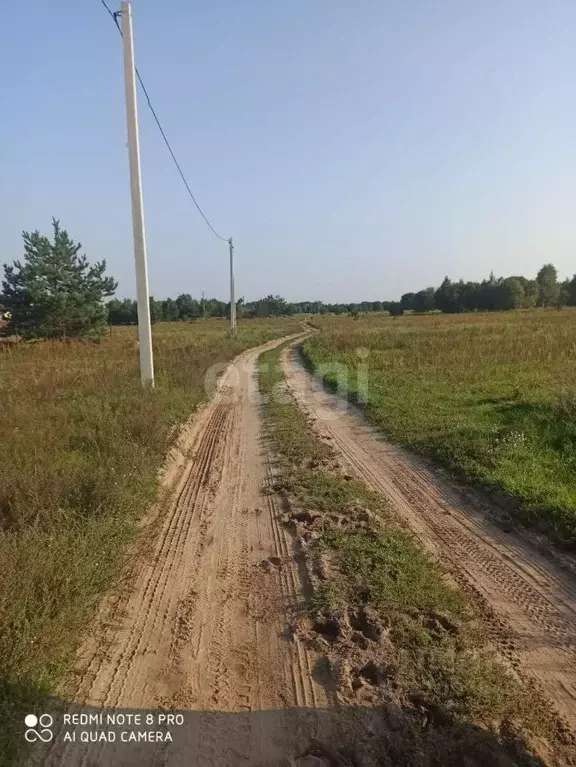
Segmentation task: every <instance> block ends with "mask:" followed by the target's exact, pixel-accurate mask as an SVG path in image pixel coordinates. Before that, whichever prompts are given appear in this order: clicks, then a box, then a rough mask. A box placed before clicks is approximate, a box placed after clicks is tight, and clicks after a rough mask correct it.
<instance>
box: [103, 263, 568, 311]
mask: <svg viewBox="0 0 576 767" xmlns="http://www.w3.org/2000/svg"><path fill="white" fill-rule="evenodd" d="M107 306H108V321H109V323H110V324H111V325H130V324H136V323H137V322H138V315H137V305H136V301H134V300H132V299H129V298H125V299H123V300H118V299H114V300H112V301H109V302H108V305H107ZM236 306H237V308H236V311H237V314H238V316H239V317H278V316H283V315H291V314H352V315H356V314H359V313H361V312H390V314H392V315H395V316H396V315H400V314H403V313H404V312H406V311H411V312H431V311H440V312H445V313H447V314H457V313H460V312H474V311H507V310H510V309H529V308H531V307H535V306H544V307H556V308H561V307H563V306H576V275H574V277H573V278H572V279H571V280H565V281H564V282H559V281H558V273H557V271H556V268H555V267H554V266H553V265H552V264H545V265H544V266H543V267H542V269H540V271H539V272H538V275H537V276H536V279H534V280H530V279H528V278H526V277H521V276H518V277H516V276H514V277H495V276H494V274H491V275H490V276H489V277H488V278H487V279H485V280H483V281H482V282H464V281H463V280H458V281H457V282H454V281H452V280H450V279H449V278H448V277H445V278H444V280H443V282H442V284H441V285H440V286H439V287H438V288H434V287H430V288H424V289H423V290H419V291H418V292H417V293H405V294H404V295H403V296H402V297H401V298H400V300H399V301H361V302H360V303H346V304H344V303H340V304H326V303H324V302H322V301H300V302H296V303H291V302H288V301H286V300H285V299H283V298H282V297H281V296H272V295H269V296H266V297H265V298H261V299H260V300H258V301H250V302H245V301H244V299H240V300H239V301H238V302H237V305H236ZM150 314H151V317H152V321H153V322H159V321H165V322H175V321H178V320H183V321H188V320H196V319H199V318H201V317H204V316H205V317H227V316H229V315H230V303H226V302H225V301H219V300H218V299H216V298H206V299H196V298H192V296H190V295H189V294H187V293H183V294H182V295H180V296H178V298H175V299H173V298H166V299H165V300H163V301H157V300H156V299H154V298H152V297H151V298H150Z"/></svg>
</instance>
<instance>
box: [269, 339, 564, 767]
mask: <svg viewBox="0 0 576 767" xmlns="http://www.w3.org/2000/svg"><path fill="white" fill-rule="evenodd" d="M320 340H321V339H320ZM310 343H312V344H315V343H316V340H312V341H311V342H310ZM279 355H280V351H279V350H272V351H270V352H267V353H265V354H264V355H262V356H261V358H260V371H261V372H260V388H261V391H262V392H263V394H264V395H265V399H264V406H263V407H264V415H265V423H266V427H267V433H268V438H269V440H270V442H271V444H272V446H273V447H274V450H275V453H276V454H277V471H278V486H279V487H280V488H282V490H283V491H284V493H285V494H286V497H287V498H288V499H289V501H290V506H291V509H292V520H293V523H294V524H295V525H296V529H297V530H298V531H299V535H300V536H301V539H302V540H304V541H305V544H304V545H305V555H306V557H307V559H308V562H309V568H310V570H311V572H312V573H314V572H316V573H318V572H322V575H321V576H317V577H313V579H312V586H313V594H312V596H311V597H310V600H309V606H308V607H309V611H310V619H311V621H312V622H313V623H314V622H316V623H317V624H322V622H323V621H324V622H326V621H329V622H332V623H331V624H330V625H335V623H336V624H339V625H343V624H344V625H345V624H346V623H347V622H350V623H351V625H353V623H352V622H353V621H354V620H355V619H354V616H358V615H359V614H360V612H361V611H364V614H366V613H367V611H372V613H374V612H375V613H376V615H377V616H378V620H379V622H380V625H381V626H385V627H386V630H385V633H384V638H385V641H381V642H380V643H379V644H378V643H373V644H372V645H370V648H369V653H371V654H372V655H371V657H372V659H373V660H374V662H375V663H376V664H377V666H379V667H384V668H386V669H387V671H386V674H387V677H388V679H387V682H386V685H388V687H386V685H385V686H384V692H382V693H381V695H382V697H381V698H380V699H379V702H380V703H383V704H384V703H386V701H390V702H392V703H393V704H394V705H395V706H397V707H398V708H399V709H400V710H401V711H402V713H403V717H402V724H401V725H398V727H399V730H398V733H397V735H396V736H394V737H393V743H392V742H391V743H387V744H386V746H385V748H384V747H383V748H384V751H385V752H386V754H387V758H392V756H393V758H394V759H395V760H396V761H393V763H398V764H418V765H420V764H422V765H424V764H430V765H431V764H462V763H464V761H463V760H470V761H469V763H470V764H481V763H486V764H496V763H502V764H504V763H514V764H522V765H530V764H532V765H533V764H535V762H534V761H533V757H532V756H530V754H529V751H530V749H529V748H528V747H527V746H526V744H525V743H524V735H525V734H526V733H530V734H531V735H537V736H539V737H544V738H548V739H549V740H550V742H551V743H553V749H554V748H556V747H557V746H558V742H557V740H556V723H555V720H554V717H553V716H552V715H551V714H550V713H549V711H548V709H547V707H546V704H544V703H543V702H542V701H541V700H540V698H539V697H538V695H537V694H536V693H535V692H534V691H532V690H527V689H525V688H524V687H523V686H522V685H521V684H520V683H519V682H518V681H517V680H516V679H515V678H514V677H513V676H512V674H511V673H510V672H509V671H508V670H507V668H506V667H505V666H504V665H503V664H502V663H501V662H500V661H499V660H498V659H497V658H496V657H495V653H494V649H493V647H492V646H491V645H490V643H489V635H490V631H489V630H488V629H487V627H486V626H485V625H484V623H483V619H482V616H481V614H480V612H479V610H478V609H477V608H476V606H475V605H473V604H470V603H468V602H467V600H466V598H465V597H464V595H463V594H462V593H461V592H460V591H459V590H458V589H457V588H455V587H454V586H453V585H451V583H449V582H448V580H447V578H446V575H445V573H444V572H443V571H441V570H440V569H439V567H438V566H437V565H435V564H434V563H433V562H432V561H431V560H430V558H429V557H428V556H427V555H426V554H425V553H424V552H423V551H422V550H421V549H420V548H419V547H418V545H417V543H416V542H415V540H414V539H413V537H412V536H411V535H410V534H409V533H408V532H407V531H406V530H405V529H404V528H403V527H402V526H401V524H400V522H399V521H398V520H397V519H396V518H394V516H393V515H392V513H391V511H390V509H389V507H388V504H387V502H386V501H385V499H384V498H383V497H382V496H381V495H379V494H378V493H375V492H373V491H372V490H370V489H369V488H367V487H366V486H365V485H364V484H363V483H362V482H360V481H357V480H355V479H352V478H350V477H348V476H345V475H343V474H342V473H341V472H340V471H339V470H338V468H337V464H336V463H335V455H334V452H333V449H332V448H331V447H330V446H329V445H326V444H325V443H324V442H323V441H322V440H321V439H319V438H318V437H317V436H316V435H315V434H314V432H313V431H312V430H311V425H310V423H309V422H308V420H307V418H306V417H305V416H304V415H303V413H302V412H301V410H300V409H299V407H298V406H297V404H296V403H295V402H294V400H293V399H291V398H290V397H287V396H286V394H285V392H284V391H283V389H282V382H283V375H282V371H281V368H280V363H279ZM295 446H300V448H301V449H295ZM372 613H371V614H372ZM345 648H346V645H341V646H340V648H339V649H334V650H331V649H330V648H329V647H328V649H326V652H327V653H328V657H329V658H331V659H332V660H335V662H336V667H338V668H342V667H344V668H346V667H347V665H350V664H352V665H353V664H354V658H355V657H356V656H355V654H354V653H355V652H357V651H356V650H346V649H345ZM346 652H348V655H346ZM342 654H344V655H342ZM364 660H365V658H364ZM362 662H364V661H362ZM387 696H388V697H387ZM422 709H424V710H426V711H428V713H429V723H428V725H427V726H426V728H424V729H422V728H421V727H419V726H416V727H414V726H413V724H414V722H415V721H417V715H416V714H415V712H416V711H417V710H418V711H421V710H422ZM487 732H490V733H492V736H493V737H491V739H489V740H488V741H487V740H486V739H485V738H484V734H483V733H487ZM506 733H507V734H506ZM522 733H523V734H522ZM559 748H560V750H561V749H562V748H563V747H562V746H559ZM505 754H506V755H507V757H506V758H508V757H510V758H511V760H512V761H510V762H506V761H500V760H503V759H504V758H505V756H504V755H505Z"/></svg>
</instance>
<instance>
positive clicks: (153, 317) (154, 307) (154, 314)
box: [148, 296, 164, 324]
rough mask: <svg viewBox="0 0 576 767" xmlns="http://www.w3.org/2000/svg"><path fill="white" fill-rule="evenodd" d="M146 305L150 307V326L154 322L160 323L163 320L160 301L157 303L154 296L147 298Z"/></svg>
mask: <svg viewBox="0 0 576 767" xmlns="http://www.w3.org/2000/svg"><path fill="white" fill-rule="evenodd" d="M148 303H149V306H150V322H151V323H152V324H154V323H155V322H162V320H163V319H164V317H163V314H162V310H163V308H164V307H163V304H162V301H157V300H156V299H155V298H154V296H148Z"/></svg>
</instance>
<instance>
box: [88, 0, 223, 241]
mask: <svg viewBox="0 0 576 767" xmlns="http://www.w3.org/2000/svg"><path fill="white" fill-rule="evenodd" d="M100 2H101V3H102V5H103V6H104V8H105V9H106V10H107V11H108V13H109V14H110V16H111V18H112V20H113V21H114V24H116V28H117V30H118V32H119V33H120V37H122V30H121V28H120V24H118V13H114V12H113V11H111V10H110V8H109V7H108V5H107V4H106V2H105V0H100ZM134 69H135V71H136V77H137V78H138V82H139V83H140V86H141V88H142V91H143V93H144V96H145V97H146V101H147V102H148V106H149V107H150V111H151V112H152V116H153V117H154V120H155V122H156V125H157V126H158V130H159V131H160V133H161V135H162V138H163V139H164V143H165V144H166V146H167V147H168V151H169V152H170V155H171V157H172V160H173V161H174V165H175V166H176V168H177V169H178V173H179V174H180V178H181V179H182V181H183V182H184V186H185V187H186V190H187V191H188V194H189V195H190V197H191V198H192V202H193V203H194V205H195V206H196V209H197V210H198V213H200V215H201V216H202V218H203V219H204V221H205V222H206V224H207V226H208V228H209V229H210V230H211V231H212V233H213V234H214V235H216V237H218V239H219V240H222V242H228V243H229V242H230V240H229V239H228V238H227V237H222V236H221V235H220V234H218V232H217V231H216V229H214V227H213V226H212V224H211V223H210V221H209V220H208V218H207V216H206V215H205V214H204V211H203V210H202V208H201V207H200V205H199V204H198V201H197V200H196V198H195V197H194V193H193V192H192V190H191V189H190V185H189V184H188V181H187V180H186V176H185V175H184V172H183V170H182V168H181V167H180V163H179V162H178V160H177V159H176V155H175V154H174V152H173V151H172V147H171V146H170V142H169V141H168V139H167V137H166V133H165V132H164V128H163V127H162V123H161V122H160V119H159V117H158V115H157V114H156V110H155V109H154V107H153V106H152V101H151V100H150V96H149V95H148V91H147V90H146V86H145V85H144V81H143V80H142V77H141V76H140V72H139V71H138V67H134Z"/></svg>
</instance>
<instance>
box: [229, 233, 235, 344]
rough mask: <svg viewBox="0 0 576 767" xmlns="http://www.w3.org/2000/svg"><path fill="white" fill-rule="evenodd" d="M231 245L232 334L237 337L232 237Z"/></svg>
mask: <svg viewBox="0 0 576 767" xmlns="http://www.w3.org/2000/svg"><path fill="white" fill-rule="evenodd" d="M228 244H229V245H230V333H231V334H232V335H233V336H235V335H236V299H235V298H234V243H233V242H232V237H230V239H229V240H228Z"/></svg>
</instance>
